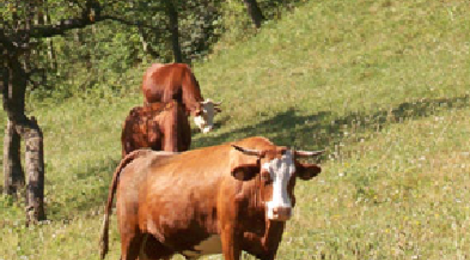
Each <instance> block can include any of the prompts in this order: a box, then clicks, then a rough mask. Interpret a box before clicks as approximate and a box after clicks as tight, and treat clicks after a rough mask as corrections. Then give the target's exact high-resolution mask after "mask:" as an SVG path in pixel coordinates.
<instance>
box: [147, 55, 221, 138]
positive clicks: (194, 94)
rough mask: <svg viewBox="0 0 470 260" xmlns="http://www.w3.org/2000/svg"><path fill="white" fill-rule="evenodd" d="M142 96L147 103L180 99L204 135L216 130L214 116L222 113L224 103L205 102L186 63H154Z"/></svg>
mask: <svg viewBox="0 0 470 260" xmlns="http://www.w3.org/2000/svg"><path fill="white" fill-rule="evenodd" d="M142 93H143V94H144V103H154V102H163V103H167V102H170V101H171V100H176V101H177V102H178V103H180V104H183V105H184V107H185V109H186V111H187V113H188V114H191V115H192V116H193V117H194V122H195V123H196V125H197V126H198V127H199V129H201V131H202V132H203V133H207V132H209V131H211V130H212V128H213V126H214V123H213V120H214V115H215V113H216V112H220V111H221V109H220V107H219V105H220V103H215V102H213V101H212V100H210V99H207V100H204V98H203V97H202V94H201V89H200V87H199V83H198V82H197V80H196V77H195V76H194V74H193V72H192V71H191V68H190V67H189V66H188V65H186V64H184V63H171V64H160V63H155V64H152V66H150V68H148V69H147V71H146V72H145V73H144V77H143V80H142Z"/></svg>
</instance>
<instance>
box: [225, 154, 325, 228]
mask: <svg viewBox="0 0 470 260" xmlns="http://www.w3.org/2000/svg"><path fill="white" fill-rule="evenodd" d="M232 146H233V147H234V148H235V149H236V150H238V151H239V152H241V153H243V154H245V155H248V156H252V157H255V158H256V162H253V161H251V162H250V161H245V163H239V164H238V165H232V175H233V176H234V177H235V178H237V179H238V180H243V181H246V180H250V179H253V178H259V180H260V181H259V184H258V185H259V186H258V187H257V189H258V191H257V192H260V199H261V200H262V203H264V205H265V210H266V217H267V218H268V219H269V220H275V221H287V220H289V219H290V218H291V216H292V208H293V207H294V205H295V197H294V186H295V179H296V177H298V178H300V179H302V180H310V179H312V178H313V177H315V176H317V175H318V174H319V173H320V172H321V168H320V166H318V165H316V164H307V163H300V162H299V161H297V160H296V159H297V158H300V157H313V156H318V155H320V154H321V153H323V151H317V152H307V151H295V150H291V149H288V148H287V147H276V146H275V149H269V150H254V149H248V148H244V147H240V146H237V145H232Z"/></svg>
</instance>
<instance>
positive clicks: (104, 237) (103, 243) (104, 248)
mask: <svg viewBox="0 0 470 260" xmlns="http://www.w3.org/2000/svg"><path fill="white" fill-rule="evenodd" d="M151 152H152V151H151V150H136V151H133V152H131V153H129V154H128V155H127V156H126V157H124V158H123V159H122V160H121V162H120V163H119V165H118V167H117V168H116V171H114V174H113V180H112V182H111V185H110V186H109V192H108V202H107V204H106V207H105V209H104V220H103V227H102V229H101V237H100V256H101V259H104V257H105V256H106V254H107V253H108V249H109V247H108V243H109V235H108V233H109V232H108V230H109V216H110V215H111V213H112V211H111V209H112V206H113V199H114V193H115V191H116V187H117V183H118V179H119V175H120V173H121V171H122V169H123V168H124V167H126V166H127V165H128V164H129V163H131V162H132V161H133V160H134V159H136V158H138V157H141V156H143V155H146V154H148V153H151Z"/></svg>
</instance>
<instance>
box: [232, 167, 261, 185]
mask: <svg viewBox="0 0 470 260" xmlns="http://www.w3.org/2000/svg"><path fill="white" fill-rule="evenodd" d="M258 172H259V167H258V166H257V165H252V164H246V165H238V166H235V167H234V168H233V169H232V176H233V177H234V178H235V179H237V180H239V181H249V180H251V179H253V178H254V177H255V176H256V174H257V173H258Z"/></svg>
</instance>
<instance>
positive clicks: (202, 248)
mask: <svg viewBox="0 0 470 260" xmlns="http://www.w3.org/2000/svg"><path fill="white" fill-rule="evenodd" d="M181 253H182V254H183V255H185V256H187V257H190V258H198V257H200V256H202V255H212V254H220V253H222V242H221V240H220V236H219V235H211V236H210V237H209V238H207V239H206V240H203V241H202V242H201V243H199V244H198V245H196V246H194V249H193V250H184V251H183V252H181Z"/></svg>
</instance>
